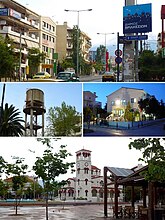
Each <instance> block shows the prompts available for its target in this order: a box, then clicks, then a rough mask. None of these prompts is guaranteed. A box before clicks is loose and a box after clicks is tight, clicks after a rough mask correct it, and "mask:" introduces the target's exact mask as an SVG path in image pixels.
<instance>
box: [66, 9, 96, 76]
mask: <svg viewBox="0 0 165 220" xmlns="http://www.w3.org/2000/svg"><path fill="white" fill-rule="evenodd" d="M64 11H66V12H76V13H77V65H76V66H77V76H78V74H79V14H80V12H83V11H92V9H84V10H68V9H64Z"/></svg>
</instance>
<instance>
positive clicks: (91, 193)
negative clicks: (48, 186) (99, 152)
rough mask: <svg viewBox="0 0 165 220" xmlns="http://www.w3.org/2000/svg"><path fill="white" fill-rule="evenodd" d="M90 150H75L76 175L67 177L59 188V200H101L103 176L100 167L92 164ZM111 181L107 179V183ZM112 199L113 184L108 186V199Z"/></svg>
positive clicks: (121, 197) (120, 198)
mask: <svg viewBox="0 0 165 220" xmlns="http://www.w3.org/2000/svg"><path fill="white" fill-rule="evenodd" d="M91 153H92V152H91V151H90V150H87V149H81V150H79V151H77V152H76V177H74V178H69V179H68V180H67V184H66V185H65V186H64V187H63V188H61V189H60V190H59V198H60V199H61V200H74V199H77V200H87V201H92V202H102V201H103V192H104V182H103V179H104V177H103V176H102V175H101V169H99V168H98V167H97V166H94V165H92V161H91ZM110 182H111V181H110V180H108V183H110ZM119 189H120V196H119V200H120V201H122V199H123V194H122V188H121V187H119ZM113 199H114V185H110V186H109V187H108V200H109V201H112V200H113Z"/></svg>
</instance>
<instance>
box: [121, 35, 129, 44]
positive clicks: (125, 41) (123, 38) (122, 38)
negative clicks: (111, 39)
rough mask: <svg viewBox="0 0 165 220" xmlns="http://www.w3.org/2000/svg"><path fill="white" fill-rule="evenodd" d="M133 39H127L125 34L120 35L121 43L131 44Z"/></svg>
mask: <svg viewBox="0 0 165 220" xmlns="http://www.w3.org/2000/svg"><path fill="white" fill-rule="evenodd" d="M131 43H132V41H130V40H129V41H128V40H126V39H125V36H119V44H131Z"/></svg>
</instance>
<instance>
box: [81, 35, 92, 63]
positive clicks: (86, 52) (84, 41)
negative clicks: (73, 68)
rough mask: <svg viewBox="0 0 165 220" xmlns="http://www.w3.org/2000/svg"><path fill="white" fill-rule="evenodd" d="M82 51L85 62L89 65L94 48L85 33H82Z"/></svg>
mask: <svg viewBox="0 0 165 220" xmlns="http://www.w3.org/2000/svg"><path fill="white" fill-rule="evenodd" d="M80 37H81V42H82V45H81V50H82V56H83V58H84V60H85V62H87V63H89V62H90V58H89V50H90V48H91V46H92V43H91V38H90V37H89V36H88V35H87V34H86V33H84V32H81V36H80Z"/></svg>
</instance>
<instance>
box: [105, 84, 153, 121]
mask: <svg viewBox="0 0 165 220" xmlns="http://www.w3.org/2000/svg"><path fill="white" fill-rule="evenodd" d="M148 97H149V94H148V93H146V92H145V91H144V90H143V89H134V88H126V87H122V88H120V89H118V90H117V91H115V92H113V93H112V94H110V95H108V96H107V112H108V113H109V114H110V115H111V118H112V120H116V119H118V120H119V119H121V118H122V117H123V115H124V112H125V109H126V107H127V105H128V104H130V106H131V109H132V110H133V111H136V110H139V107H138V101H140V100H141V99H146V98H148Z"/></svg>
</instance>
